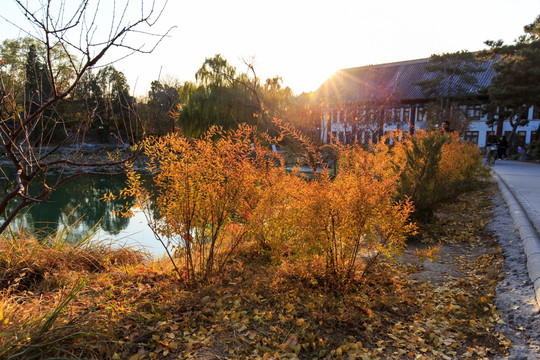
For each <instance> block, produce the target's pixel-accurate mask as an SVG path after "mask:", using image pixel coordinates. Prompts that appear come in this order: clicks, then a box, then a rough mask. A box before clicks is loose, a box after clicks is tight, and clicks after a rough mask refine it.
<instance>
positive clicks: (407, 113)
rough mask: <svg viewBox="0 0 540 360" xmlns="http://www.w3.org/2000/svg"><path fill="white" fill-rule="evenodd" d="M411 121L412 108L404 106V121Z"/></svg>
mask: <svg viewBox="0 0 540 360" xmlns="http://www.w3.org/2000/svg"><path fill="white" fill-rule="evenodd" d="M409 121H411V108H403V122H404V123H409Z"/></svg>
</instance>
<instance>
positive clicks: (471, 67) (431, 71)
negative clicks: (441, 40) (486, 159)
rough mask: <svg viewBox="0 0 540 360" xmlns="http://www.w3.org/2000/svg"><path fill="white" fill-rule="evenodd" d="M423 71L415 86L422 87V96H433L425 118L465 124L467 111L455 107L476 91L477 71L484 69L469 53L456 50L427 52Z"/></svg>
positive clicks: (440, 121) (460, 125) (438, 121)
mask: <svg viewBox="0 0 540 360" xmlns="http://www.w3.org/2000/svg"><path fill="white" fill-rule="evenodd" d="M424 70H425V71H426V73H427V74H428V75H427V78H426V79H425V80H422V81H420V82H418V83H416V85H418V86H420V87H421V88H422V92H423V94H424V96H425V97H426V98H429V99H436V100H435V101H434V102H433V103H432V104H430V106H429V108H428V115H429V117H428V120H431V121H432V122H435V123H442V122H444V121H449V122H450V123H451V124H452V127H454V128H455V127H456V125H459V127H463V126H465V122H466V121H467V114H466V113H465V112H463V111H461V110H460V109H459V105H461V104H460V103H466V102H467V101H468V99H469V98H470V97H474V96H476V95H477V94H478V90H479V84H478V79H477V74H478V73H481V72H484V71H485V70H486V69H485V68H484V67H483V66H482V64H481V63H480V62H479V61H478V60H477V59H476V57H475V55H474V54H473V53H471V52H468V51H458V52H455V53H445V54H441V55H437V54H435V55H431V57H430V58H429V62H428V64H427V65H426V66H424ZM456 102H457V103H456ZM458 123H459V124H458Z"/></svg>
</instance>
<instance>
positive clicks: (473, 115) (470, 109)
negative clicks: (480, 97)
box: [467, 105, 482, 120]
mask: <svg viewBox="0 0 540 360" xmlns="http://www.w3.org/2000/svg"><path fill="white" fill-rule="evenodd" d="M467 116H468V117H469V118H470V119H471V120H480V117H482V105H467Z"/></svg>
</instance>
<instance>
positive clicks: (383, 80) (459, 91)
mask: <svg viewBox="0 0 540 360" xmlns="http://www.w3.org/2000/svg"><path fill="white" fill-rule="evenodd" d="M428 62H429V59H418V60H409V61H402V62H395V63H388V64H379V65H369V66H362V67H356V68H350V69H343V70H340V71H338V72H336V73H335V74H334V75H332V76H331V77H330V78H329V79H328V80H326V81H325V82H324V83H323V85H321V87H320V88H319V89H318V90H317V94H318V95H319V96H321V97H324V98H326V99H327V101H328V102H329V103H346V102H369V101H374V102H380V101H394V102H411V103H412V102H425V101H428V100H429V99H430V98H432V97H430V96H427V95H425V94H424V93H423V91H422V88H421V87H420V86H419V85H416V84H417V83H418V82H421V81H425V80H430V79H433V78H434V77H435V74H434V73H430V72H428V71H426V69H425V68H424V67H425V66H426V65H427V64H428ZM492 64H493V60H488V61H485V62H482V63H481V66H482V67H483V68H485V71H482V72H477V73H474V76H475V77H476V79H477V84H476V86H472V85H468V84H465V83H463V82H460V81H459V79H458V77H457V76H455V77H453V78H450V79H449V80H448V81H445V82H444V83H443V86H441V88H442V90H441V92H442V94H441V95H442V96H445V97H451V98H465V97H470V96H475V95H477V94H478V90H480V89H482V88H484V87H486V86H488V85H489V84H490V82H491V79H492V78H493V76H494V75H495V72H494V70H493V67H492Z"/></svg>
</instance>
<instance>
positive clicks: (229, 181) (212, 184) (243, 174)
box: [124, 126, 280, 281]
mask: <svg viewBox="0 0 540 360" xmlns="http://www.w3.org/2000/svg"><path fill="white" fill-rule="evenodd" d="M260 141H261V140H260V139H258V138H257V136H255V132H254V131H253V130H252V129H251V128H250V127H248V126H241V127H240V128H239V129H238V130H236V131H234V132H231V133H227V132H224V131H222V130H220V129H218V128H214V129H212V130H211V131H209V132H208V133H207V134H206V135H205V136H204V137H202V138H200V139H187V138H184V137H182V136H180V135H177V134H172V135H168V136H165V137H163V138H159V139H148V140H147V141H145V142H144V143H143V144H142V145H143V146H144V150H145V154H146V155H147V156H148V158H149V160H148V166H149V169H150V171H151V174H152V189H153V192H150V191H149V190H147V189H146V188H145V187H144V186H142V183H141V180H140V176H138V175H137V174H136V173H135V172H134V171H131V172H130V175H129V183H128V188H127V189H126V190H125V192H124V195H129V196H134V197H135V199H136V204H137V205H138V206H139V207H140V208H142V209H143V210H145V213H146V214H147V217H148V220H149V223H150V226H151V227H152V229H153V230H154V232H155V234H156V236H157V237H158V238H159V239H160V240H161V241H162V243H163V244H164V245H165V246H166V247H169V245H172V247H174V250H175V255H176V256H177V257H179V258H180V259H181V261H182V264H181V265H180V268H181V269H178V268H177V270H178V272H179V273H180V274H181V276H183V277H185V278H187V279H188V281H193V280H207V279H208V278H209V277H210V276H211V275H212V274H213V273H215V272H216V271H219V270H220V269H222V267H223V265H224V264H225V263H226V262H227V260H229V259H230V257H231V255H232V254H233V253H234V250H235V249H236V248H237V246H238V245H239V244H240V243H241V242H242V241H244V240H245V239H246V235H247V233H248V226H247V223H248V221H249V218H250V216H251V212H252V210H253V208H255V206H256V204H257V202H258V199H259V198H260V197H261V192H262V191H263V190H262V187H263V186H264V184H265V182H266V181H265V179H266V178H267V177H268V176H269V174H270V173H272V171H274V170H275V168H276V164H279V161H280V160H279V159H278V158H277V157H276V156H274V154H273V153H272V152H270V151H268V150H267V149H266V148H264V147H263V146H261V144H260ZM171 260H172V257H171Z"/></svg>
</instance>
